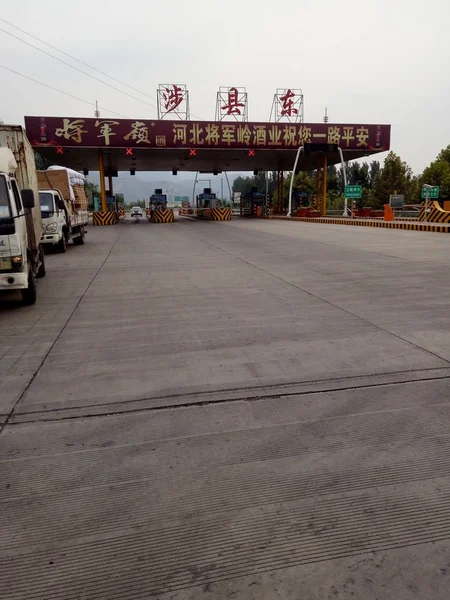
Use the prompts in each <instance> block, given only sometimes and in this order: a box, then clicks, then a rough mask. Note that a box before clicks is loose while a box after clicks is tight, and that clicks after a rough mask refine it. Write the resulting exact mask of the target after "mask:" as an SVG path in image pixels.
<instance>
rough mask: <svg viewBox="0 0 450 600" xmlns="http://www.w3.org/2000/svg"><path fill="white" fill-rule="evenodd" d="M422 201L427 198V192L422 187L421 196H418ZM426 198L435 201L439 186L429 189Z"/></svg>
mask: <svg viewBox="0 0 450 600" xmlns="http://www.w3.org/2000/svg"><path fill="white" fill-rule="evenodd" d="M420 197H421V198H422V199H423V200H425V198H426V197H427V190H426V189H425V188H424V187H423V188H422V194H421V196H420ZM428 198H429V199H430V200H437V199H438V198H439V186H438V185H435V186H434V187H432V188H431V190H428Z"/></svg>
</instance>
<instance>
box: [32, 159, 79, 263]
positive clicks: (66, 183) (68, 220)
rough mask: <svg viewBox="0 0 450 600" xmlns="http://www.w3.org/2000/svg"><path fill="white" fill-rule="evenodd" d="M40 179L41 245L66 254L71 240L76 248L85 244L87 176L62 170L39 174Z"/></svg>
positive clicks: (49, 170) (61, 168)
mask: <svg viewBox="0 0 450 600" xmlns="http://www.w3.org/2000/svg"><path fill="white" fill-rule="evenodd" d="M37 177H38V186H39V203H40V206H41V217H42V224H43V232H42V237H41V243H42V244H44V245H46V246H50V247H52V248H55V249H57V250H58V251H59V252H65V251H66V245H67V243H68V242H69V240H72V241H73V243H74V244H75V245H82V244H84V236H85V227H86V225H87V224H88V212H87V198H86V194H85V191H84V177H83V176H82V175H81V174H80V173H77V172H75V171H72V170H71V169H65V168H63V167H60V168H58V167H51V168H50V169H48V170H47V171H38V172H37ZM73 178H75V179H73ZM71 181H79V183H78V184H73V183H72V182H71Z"/></svg>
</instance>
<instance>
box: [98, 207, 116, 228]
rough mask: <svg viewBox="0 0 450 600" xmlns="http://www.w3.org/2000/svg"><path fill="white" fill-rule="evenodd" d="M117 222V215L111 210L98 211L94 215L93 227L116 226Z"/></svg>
mask: <svg viewBox="0 0 450 600" xmlns="http://www.w3.org/2000/svg"><path fill="white" fill-rule="evenodd" d="M117 220H118V218H117V213H116V212H113V211H111V210H106V211H96V212H93V213H92V224H93V225H97V226H98V225H115V224H116V223H117Z"/></svg>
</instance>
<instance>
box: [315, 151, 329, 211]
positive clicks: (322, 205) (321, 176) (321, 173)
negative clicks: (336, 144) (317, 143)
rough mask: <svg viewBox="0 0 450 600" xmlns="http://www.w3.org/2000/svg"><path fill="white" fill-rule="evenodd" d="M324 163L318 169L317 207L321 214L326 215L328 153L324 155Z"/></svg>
mask: <svg viewBox="0 0 450 600" xmlns="http://www.w3.org/2000/svg"><path fill="white" fill-rule="evenodd" d="M321 158H322V165H321V166H320V167H318V169H317V194H316V196H317V199H316V205H317V206H316V208H317V210H318V211H319V212H320V216H322V217H325V216H326V214H327V155H326V154H324V155H323V156H322V157H321Z"/></svg>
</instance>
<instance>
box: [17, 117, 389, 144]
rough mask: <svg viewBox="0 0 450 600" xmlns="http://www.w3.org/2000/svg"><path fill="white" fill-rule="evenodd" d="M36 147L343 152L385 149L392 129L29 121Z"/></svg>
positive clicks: (29, 132)
mask: <svg viewBox="0 0 450 600" xmlns="http://www.w3.org/2000/svg"><path fill="white" fill-rule="evenodd" d="M25 128H26V132H27V137H28V139H29V140H30V142H31V145H32V146H74V147H94V148H108V147H111V148H122V147H123V148H131V147H134V148H232V149H233V148H259V149H277V148H278V149H280V150H287V149H293V148H298V147H299V146H302V145H304V144H337V145H338V146H340V147H341V148H342V149H343V150H347V149H348V150H367V151H376V150H378V151H383V150H389V147H390V135H391V126H390V125H361V124H354V125H348V124H331V123H296V124H292V123H246V122H241V123H231V122H224V121H221V122H214V121H163V120H160V121H158V120H146V119H142V120H135V119H112V118H111V119H90V118H89V119H85V118H77V117H25Z"/></svg>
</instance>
